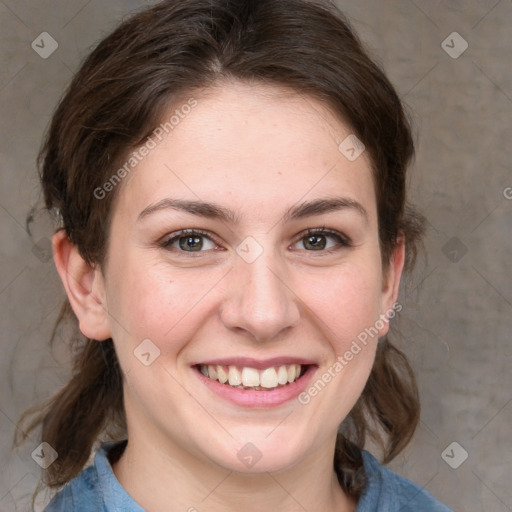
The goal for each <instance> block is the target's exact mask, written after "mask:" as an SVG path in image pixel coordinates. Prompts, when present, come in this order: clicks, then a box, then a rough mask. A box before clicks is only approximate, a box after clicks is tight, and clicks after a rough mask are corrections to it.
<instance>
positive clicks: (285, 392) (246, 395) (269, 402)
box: [193, 365, 316, 408]
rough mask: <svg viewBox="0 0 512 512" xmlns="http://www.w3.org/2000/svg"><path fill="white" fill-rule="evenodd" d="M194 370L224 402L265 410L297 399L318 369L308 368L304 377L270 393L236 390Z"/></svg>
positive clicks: (195, 368) (196, 369)
mask: <svg viewBox="0 0 512 512" xmlns="http://www.w3.org/2000/svg"><path fill="white" fill-rule="evenodd" d="M193 370H194V373H195V374H196V375H197V377H198V378H199V380H200V381H201V382H202V383H203V384H204V385H205V386H206V387H207V388H208V389H209V390H210V391H212V392H213V393H214V394H215V395H217V396H220V397H221V398H223V399H224V400H227V401H229V402H232V403H234V404H236V405H239V406H242V407H252V408H265V407H272V406H276V405H281V404H284V403H286V402H289V401H290V400H293V399H295V398H297V397H298V396H299V395H300V394H301V393H302V392H303V391H304V389H306V387H307V385H308V383H309V382H310V380H311V379H312V377H313V374H314V373H315V371H316V367H315V366H312V365H311V366H308V367H307V369H306V371H305V373H304V375H303V376H302V377H300V378H299V379H298V380H296V381H295V382H292V383H291V384H286V385H285V386H282V387H279V388H275V389H271V390H269V391H263V390H260V391H256V390H251V389H239V388H234V387H232V386H229V385H228V384H221V383H220V382H219V381H218V380H213V379H210V378H208V377H206V376H204V375H203V374H202V373H201V372H200V371H199V369H198V368H197V367H194V368H193Z"/></svg>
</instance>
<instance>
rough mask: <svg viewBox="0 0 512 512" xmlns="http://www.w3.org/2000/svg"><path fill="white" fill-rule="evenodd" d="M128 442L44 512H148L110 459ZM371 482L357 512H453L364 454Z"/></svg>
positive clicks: (103, 455) (101, 454) (97, 460)
mask: <svg viewBox="0 0 512 512" xmlns="http://www.w3.org/2000/svg"><path fill="white" fill-rule="evenodd" d="M121 443H124V441H121V442H120V443H117V442H109V443H104V444H102V446H101V448H100V449H99V450H98V452H97V453H96V456H95V457H94V464H93V465H91V466H89V467H87V468H85V469H84V470H83V471H82V472H81V473H80V474H79V475H78V476H76V478H74V479H73V480H71V482H69V483H68V484H67V485H66V486H65V487H63V488H62V489H61V490H60V491H59V492H58V493H57V495H56V496H55V497H54V498H53V500H52V501H51V502H50V504H49V505H48V506H47V507H46V508H45V509H44V511H43V512H73V511H76V512H114V511H115V512H118V511H120V512H145V510H144V509H143V508H142V507H141V506H140V505H138V504H137V503H136V502H135V501H134V500H133V498H131V497H130V495H129V494H128V493H127V492H126V491H125V490H124V488H123V487H122V485H121V484H120V483H119V481H118V480H117V478H116V476H115V475H114V472H113V471H112V467H111V465H110V462H109V460H108V458H107V456H108V451H109V449H110V448H111V447H112V446H114V445H118V444H121ZM362 455H363V462H364V469H365V473H366V476H367V479H368V483H367V485H366V488H365V490H364V492H363V494H362V496H361V498H360V499H359V503H358V505H357V508H356V512H377V511H378V512H398V511H401V512H453V510H451V509H449V508H448V507H446V506H445V505H443V504H442V503H440V502H439V501H437V500H436V499H435V498H434V497H433V496H432V495H431V494H429V493H428V492H427V491H425V490H424V489H422V488H421V487H419V486H418V485H416V484H414V483H412V482H410V481H409V480H406V479H405V478H403V477H401V476H399V475H397V474H396V473H393V472H392V471H391V470H390V469H388V468H386V467H384V466H381V465H380V464H379V463H378V462H377V459H376V458H375V457H374V456H373V455H372V454H371V453H369V452H367V451H366V450H363V451H362Z"/></svg>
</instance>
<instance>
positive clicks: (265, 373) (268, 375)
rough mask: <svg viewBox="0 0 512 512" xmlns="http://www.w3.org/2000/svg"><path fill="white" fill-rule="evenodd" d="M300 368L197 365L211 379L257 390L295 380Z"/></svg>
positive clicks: (285, 366) (298, 375)
mask: <svg viewBox="0 0 512 512" xmlns="http://www.w3.org/2000/svg"><path fill="white" fill-rule="evenodd" d="M301 369H302V367H301V365H300V364H290V365H282V366H279V367H275V368H274V367H270V368H266V369H265V370H262V371H259V370H257V369H255V368H250V367H244V368H242V371H240V370H239V369H238V368H237V367H236V366H229V367H226V366H221V365H216V366H212V365H204V364H202V365H200V366H199V370H200V371H201V373H202V374H203V375H205V376H206V377H209V378H210V379H212V380H218V381H219V382H220V383H222V384H229V385H230V386H233V387H237V388H240V389H245V388H254V389H258V390H262V389H273V388H277V387H278V386H285V385H286V384H288V383H292V382H295V381H296V380H297V379H298V378H299V377H300V372H301Z"/></svg>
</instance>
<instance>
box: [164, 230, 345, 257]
mask: <svg viewBox="0 0 512 512" xmlns="http://www.w3.org/2000/svg"><path fill="white" fill-rule="evenodd" d="M318 235H320V236H326V237H331V238H333V239H334V240H336V242H337V244H338V245H337V246H335V247H331V248H330V249H324V250H318V251H314V250H311V251H310V250H308V249H303V250H304V251H307V252H312V253H316V252H318V253H323V254H326V253H327V254H331V253H333V252H335V251H339V250H340V249H342V248H347V247H352V242H351V241H350V239H349V238H348V237H346V236H344V235H342V234H341V233H338V232H336V231H331V230H328V229H326V228H325V227H321V228H309V229H307V230H306V231H304V232H302V233H300V235H299V236H298V238H297V240H296V241H295V242H294V243H293V244H292V245H295V244H296V243H298V242H300V241H301V240H303V239H305V238H307V237H308V236H318ZM191 236H201V237H205V238H208V239H209V240H210V241H211V242H213V243H215V244H217V242H216V241H215V239H213V238H212V236H211V235H210V234H209V233H207V232H206V231H203V230H201V229H183V230H181V231H178V232H177V233H175V234H174V235H173V236H172V237H171V238H167V239H166V240H164V241H162V242H161V243H160V244H159V245H160V246H161V247H162V248H164V249H167V250H171V251H176V252H180V253H186V254H187V253H188V254H190V255H192V257H197V256H199V255H200V254H201V253H204V252H207V251H183V250H181V249H176V248H174V247H171V245H172V244H173V243H174V242H176V241H177V240H179V239H180V238H187V237H191ZM217 245H220V244H217ZM195 253H197V256H196V255H195Z"/></svg>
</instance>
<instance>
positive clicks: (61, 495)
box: [43, 466, 104, 512]
mask: <svg viewBox="0 0 512 512" xmlns="http://www.w3.org/2000/svg"><path fill="white" fill-rule="evenodd" d="M72 510H80V511H82V512H92V511H96V512H100V511H103V510H104V507H103V500H102V497H101V493H100V491H99V485H98V473H97V471H96V468H95V467H94V466H89V467H88V468H86V469H84V470H83V471H82V472H81V473H80V474H79V475H78V476H76V477H75V478H74V479H73V480H71V482H69V483H68V484H67V485H66V486H65V487H63V488H62V489H61V490H60V491H59V492H58V493H57V494H56V495H55V496H54V497H53V499H52V500H51V501H50V503H49V504H48V506H47V507H46V508H45V509H44V511H43V512H70V511H72Z"/></svg>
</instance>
